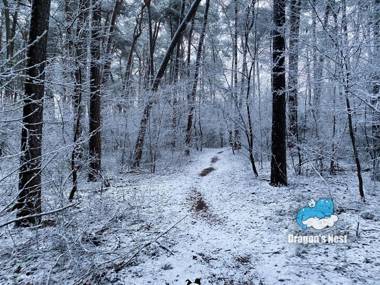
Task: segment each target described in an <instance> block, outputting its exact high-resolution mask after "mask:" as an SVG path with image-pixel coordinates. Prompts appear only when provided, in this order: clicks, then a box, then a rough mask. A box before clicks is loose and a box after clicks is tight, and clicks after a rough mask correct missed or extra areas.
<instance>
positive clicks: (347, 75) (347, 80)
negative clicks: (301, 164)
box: [341, 0, 365, 201]
mask: <svg viewBox="0 0 380 285" xmlns="http://www.w3.org/2000/svg"><path fill="white" fill-rule="evenodd" d="M342 12H343V15H342V29H343V46H342V47H341V60H342V65H343V76H344V95H345V99H346V108H347V119H348V128H349V133H350V138H351V144H352V151H353V156H354V161H355V164H356V175H357V177H358V183H359V195H360V198H361V199H362V200H363V201H364V200H365V196H364V189H363V178H362V172H361V165H360V159H359V152H358V149H357V145H356V134H355V129H354V126H353V121H352V113H353V110H352V108H351V103H350V97H349V96H350V94H351V66H350V59H349V57H348V56H347V54H344V51H343V49H347V53H348V52H349V51H348V28H347V7H346V0H342Z"/></svg>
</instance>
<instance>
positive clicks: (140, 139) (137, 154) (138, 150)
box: [133, 0, 201, 168]
mask: <svg viewBox="0 0 380 285" xmlns="http://www.w3.org/2000/svg"><path fill="white" fill-rule="evenodd" d="M200 2H201V0H195V1H194V2H193V4H192V5H191V7H190V10H189V12H188V13H187V15H186V16H185V18H184V19H183V21H182V23H181V25H180V26H179V27H178V29H177V31H176V33H175V35H174V37H173V39H172V41H171V43H170V46H169V48H168V50H167V51H166V54H165V57H164V59H163V61H162V63H161V66H160V68H159V69H158V71H157V74H156V77H155V79H154V81H153V85H152V88H151V90H152V93H153V96H152V98H150V99H149V102H148V103H147V105H146V106H145V108H144V112H143V116H142V118H141V121H140V129H139V133H138V136H137V141H136V144H135V150H134V161H133V168H137V167H139V166H140V161H141V158H142V151H143V147H144V139H145V133H146V127H147V124H148V120H149V117H150V111H151V109H152V107H153V103H154V100H153V99H154V98H153V97H154V93H155V92H156V91H157V90H158V87H159V85H160V82H161V79H162V77H163V76H164V73H165V70H166V67H167V65H168V63H169V60H170V57H171V55H172V53H173V51H174V49H175V47H176V46H177V43H178V41H179V39H180V38H181V35H182V33H183V32H184V31H185V29H186V26H187V24H188V23H189V22H190V20H191V19H192V18H193V17H194V16H195V13H196V11H197V9H198V6H199V3H200Z"/></svg>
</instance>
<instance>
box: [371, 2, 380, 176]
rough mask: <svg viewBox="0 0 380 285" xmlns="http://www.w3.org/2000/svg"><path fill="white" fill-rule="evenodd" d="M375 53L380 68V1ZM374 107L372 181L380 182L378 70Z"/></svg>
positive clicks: (376, 12)
mask: <svg viewBox="0 0 380 285" xmlns="http://www.w3.org/2000/svg"><path fill="white" fill-rule="evenodd" d="M373 34H374V42H375V51H374V54H375V55H374V63H375V64H374V66H375V67H376V68H379V66H380V65H379V63H380V0H375V3H374V26H373ZM373 79H374V80H373V81H374V85H373V99H372V102H371V103H372V106H373V107H374V108H375V109H374V110H373V111H372V137H373V139H372V145H373V146H372V147H373V157H374V159H373V174H372V179H373V180H377V181H380V96H379V90H380V82H379V80H380V72H379V70H376V72H375V74H374V78H373Z"/></svg>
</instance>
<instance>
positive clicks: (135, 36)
mask: <svg viewBox="0 0 380 285" xmlns="http://www.w3.org/2000/svg"><path fill="white" fill-rule="evenodd" d="M144 7H145V6H142V7H141V11H140V14H139V15H138V16H137V17H136V25H135V28H134V30H133V37H132V44H131V48H130V50H129V53H128V59H127V66H126V68H125V85H124V89H125V90H126V91H127V94H128V93H129V91H130V90H129V86H130V80H131V73H132V63H133V53H134V51H135V47H136V44H137V40H138V39H139V37H140V36H141V33H142V27H141V26H142V21H143V16H144Z"/></svg>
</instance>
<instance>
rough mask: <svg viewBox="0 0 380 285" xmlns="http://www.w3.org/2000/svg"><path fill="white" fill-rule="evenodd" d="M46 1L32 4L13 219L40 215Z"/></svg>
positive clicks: (33, 221)
mask: <svg viewBox="0 0 380 285" xmlns="http://www.w3.org/2000/svg"><path fill="white" fill-rule="evenodd" d="M49 14H50V0H39V1H32V13H31V20H30V29H29V42H28V50H27V58H28V61H27V68H26V79H25V83H24V84H25V97H24V107H23V118H22V132H21V159H20V171H19V194H18V199H17V203H16V206H15V208H17V209H18V211H17V217H25V216H30V215H35V214H39V213H41V156H42V125H43V98H44V92H45V82H44V81H45V62H46V49H47V39H48V29H49ZM40 221H41V217H29V218H27V219H25V220H19V221H17V222H16V226H30V225H34V224H39V223H40Z"/></svg>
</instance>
